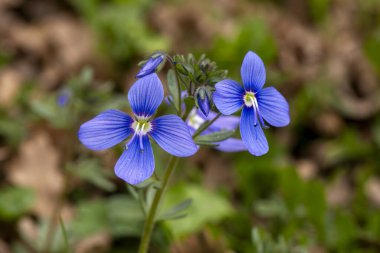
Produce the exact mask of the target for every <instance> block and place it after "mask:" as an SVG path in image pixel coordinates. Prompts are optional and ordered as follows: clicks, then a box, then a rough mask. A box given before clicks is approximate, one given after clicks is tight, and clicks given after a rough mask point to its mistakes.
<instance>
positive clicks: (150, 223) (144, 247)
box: [138, 156, 179, 253]
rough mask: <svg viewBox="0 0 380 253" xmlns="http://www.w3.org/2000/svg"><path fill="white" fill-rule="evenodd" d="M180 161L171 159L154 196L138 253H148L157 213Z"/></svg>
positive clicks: (176, 158)
mask: <svg viewBox="0 0 380 253" xmlns="http://www.w3.org/2000/svg"><path fill="white" fill-rule="evenodd" d="M178 160H179V158H178V157H176V156H172V157H171V158H170V161H169V165H168V167H167V168H166V171H165V175H164V177H163V180H162V185H161V188H160V189H158V190H157V192H156V195H155V196H154V199H153V202H152V206H151V207H150V208H149V212H148V216H147V218H146V221H145V225H144V230H143V234H142V238H141V241H140V247H139V251H138V252H139V253H146V252H148V249H149V243H150V239H151V237H152V232H153V228H154V225H155V222H156V215H157V211H158V209H159V206H160V204H161V201H162V197H163V195H164V194H165V191H166V189H167V187H168V185H169V181H170V178H171V176H172V174H173V172H174V169H175V167H176V165H177V162H178Z"/></svg>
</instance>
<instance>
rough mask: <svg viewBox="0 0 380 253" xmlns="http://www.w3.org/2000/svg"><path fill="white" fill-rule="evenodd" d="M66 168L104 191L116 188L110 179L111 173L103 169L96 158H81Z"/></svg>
mask: <svg viewBox="0 0 380 253" xmlns="http://www.w3.org/2000/svg"><path fill="white" fill-rule="evenodd" d="M68 170H69V171H70V173H71V174H73V175H75V176H77V177H79V178H81V179H83V180H85V181H88V182H89V183H91V184H93V185H95V186H97V187H99V188H101V189H103V190H105V191H114V190H115V189H116V186H115V185H114V183H113V182H112V181H111V177H112V173H110V172H109V171H107V170H105V169H103V168H102V167H101V166H100V164H99V162H98V161H97V160H94V159H87V160H81V161H79V162H78V163H76V164H71V165H69V166H68Z"/></svg>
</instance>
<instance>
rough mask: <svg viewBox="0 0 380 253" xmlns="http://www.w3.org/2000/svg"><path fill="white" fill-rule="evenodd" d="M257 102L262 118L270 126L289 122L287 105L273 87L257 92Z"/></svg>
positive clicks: (281, 125)
mask: <svg viewBox="0 0 380 253" xmlns="http://www.w3.org/2000/svg"><path fill="white" fill-rule="evenodd" d="M257 102H258V104H259V109H260V112H261V115H262V116H263V118H264V119H265V120H266V121H267V122H268V123H269V124H270V125H272V126H275V127H283V126H286V125H288V124H289V122H290V116H289V105H288V102H287V101H286V100H285V98H284V97H283V96H282V95H281V93H280V92H278V90H276V89H275V88H273V87H268V88H265V89H262V90H261V91H259V92H258V93H257Z"/></svg>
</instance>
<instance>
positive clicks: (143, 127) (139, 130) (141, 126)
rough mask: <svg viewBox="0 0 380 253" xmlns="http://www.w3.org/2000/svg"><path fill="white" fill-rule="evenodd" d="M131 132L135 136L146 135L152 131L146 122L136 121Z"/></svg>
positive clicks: (149, 124) (150, 125)
mask: <svg viewBox="0 0 380 253" xmlns="http://www.w3.org/2000/svg"><path fill="white" fill-rule="evenodd" d="M132 128H133V130H135V134H137V135H146V134H147V133H149V132H150V130H152V124H151V123H150V122H149V121H147V120H136V121H135V122H133V124H132Z"/></svg>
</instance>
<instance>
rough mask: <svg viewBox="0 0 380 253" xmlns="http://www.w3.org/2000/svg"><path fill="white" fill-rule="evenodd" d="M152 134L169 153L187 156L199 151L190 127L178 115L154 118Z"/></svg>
mask: <svg viewBox="0 0 380 253" xmlns="http://www.w3.org/2000/svg"><path fill="white" fill-rule="evenodd" d="M151 123H152V130H151V131H150V132H149V134H150V136H152V138H153V139H154V140H155V141H156V142H157V143H158V145H160V147H161V148H162V149H164V150H165V151H166V152H168V153H169V154H172V155H174V156H180V157H186V156H191V155H194V154H195V153H196V152H197V146H196V145H195V143H194V141H193V139H192V137H191V135H190V130H189V127H188V126H187V125H186V124H185V122H183V120H182V119H181V118H180V117H178V116H176V115H165V116H161V117H158V118H156V119H154V120H153V121H152V122H151Z"/></svg>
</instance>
